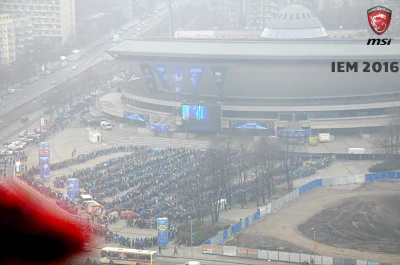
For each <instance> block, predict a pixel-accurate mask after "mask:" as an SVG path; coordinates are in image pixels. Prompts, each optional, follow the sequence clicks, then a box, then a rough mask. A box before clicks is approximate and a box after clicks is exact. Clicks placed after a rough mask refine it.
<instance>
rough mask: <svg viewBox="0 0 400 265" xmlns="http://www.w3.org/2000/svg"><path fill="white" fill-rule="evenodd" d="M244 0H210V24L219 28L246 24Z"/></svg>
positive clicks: (208, 6) (231, 27)
mask: <svg viewBox="0 0 400 265" xmlns="http://www.w3.org/2000/svg"><path fill="white" fill-rule="evenodd" d="M243 9H244V0H208V1H207V13H208V20H209V24H211V26H212V27H215V28H218V29H235V28H240V27H242V26H244V24H245V23H244V12H243V11H244V10H243Z"/></svg>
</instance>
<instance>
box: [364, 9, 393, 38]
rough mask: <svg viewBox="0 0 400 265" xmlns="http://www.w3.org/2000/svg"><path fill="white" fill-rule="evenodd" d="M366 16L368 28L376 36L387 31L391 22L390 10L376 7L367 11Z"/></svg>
mask: <svg viewBox="0 0 400 265" xmlns="http://www.w3.org/2000/svg"><path fill="white" fill-rule="evenodd" d="M367 15H368V23H369V26H370V27H371V29H372V30H373V31H374V32H375V33H376V34H377V35H382V34H383V33H385V32H386V31H387V30H388V29H389V26H390V21H391V20H392V10H390V9H389V8H386V7H384V6H376V7H373V8H371V9H369V10H368V11H367Z"/></svg>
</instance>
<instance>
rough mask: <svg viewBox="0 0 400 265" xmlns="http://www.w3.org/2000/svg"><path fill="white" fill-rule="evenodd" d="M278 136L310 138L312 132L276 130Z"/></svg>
mask: <svg viewBox="0 0 400 265" xmlns="http://www.w3.org/2000/svg"><path fill="white" fill-rule="evenodd" d="M276 135H277V136H278V137H287V136H289V137H310V135H311V130H284V129H278V130H276Z"/></svg>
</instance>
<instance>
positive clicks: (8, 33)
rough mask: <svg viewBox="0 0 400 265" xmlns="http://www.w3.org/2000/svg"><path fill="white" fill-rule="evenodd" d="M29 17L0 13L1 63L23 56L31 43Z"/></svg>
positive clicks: (7, 62)
mask: <svg viewBox="0 0 400 265" xmlns="http://www.w3.org/2000/svg"><path fill="white" fill-rule="evenodd" d="M31 32H32V30H31V29H30V28H29V17H24V16H21V15H19V14H17V13H16V14H14V13H10V14H9V13H0V65H5V64H9V63H12V62H14V61H16V60H17V59H18V58H22V56H23V55H24V54H26V51H27V50H28V46H29V44H30V41H31V40H30V37H29V36H30V33H31Z"/></svg>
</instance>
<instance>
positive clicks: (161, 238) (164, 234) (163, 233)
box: [157, 230, 168, 247]
mask: <svg viewBox="0 0 400 265" xmlns="http://www.w3.org/2000/svg"><path fill="white" fill-rule="evenodd" d="M157 243H158V245H159V246H161V247H166V246H167V245H168V230H158V235H157Z"/></svg>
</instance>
